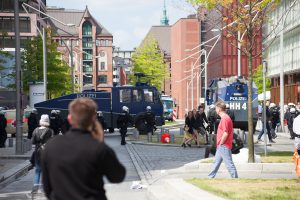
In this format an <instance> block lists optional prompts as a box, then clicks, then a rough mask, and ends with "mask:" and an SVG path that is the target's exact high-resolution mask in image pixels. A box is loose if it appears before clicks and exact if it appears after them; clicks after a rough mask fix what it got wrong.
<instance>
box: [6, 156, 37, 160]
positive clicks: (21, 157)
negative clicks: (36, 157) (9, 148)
mask: <svg viewBox="0 0 300 200" xmlns="http://www.w3.org/2000/svg"><path fill="white" fill-rule="evenodd" d="M30 157H31V155H1V156H0V159H8V160H9V159H16V160H28V159H30Z"/></svg>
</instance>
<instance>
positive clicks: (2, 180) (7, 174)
mask: <svg viewBox="0 0 300 200" xmlns="http://www.w3.org/2000/svg"><path fill="white" fill-rule="evenodd" d="M6 143H7V145H6V147H5V148H0V189H1V188H3V187H5V186H6V185H8V184H9V183H11V182H12V181H14V180H16V179H17V178H18V177H20V176H22V175H24V174H26V173H27V172H28V167H29V166H30V162H29V159H30V157H31V154H32V152H33V149H31V150H30V151H27V152H26V153H24V154H23V155H16V153H15V145H16V144H15V143H16V141H15V138H13V147H8V140H7V142H6Z"/></svg>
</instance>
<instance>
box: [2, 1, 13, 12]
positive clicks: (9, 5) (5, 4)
mask: <svg viewBox="0 0 300 200" xmlns="http://www.w3.org/2000/svg"><path fill="white" fill-rule="evenodd" d="M0 10H1V11H13V10H14V1H12V0H1V1H0Z"/></svg>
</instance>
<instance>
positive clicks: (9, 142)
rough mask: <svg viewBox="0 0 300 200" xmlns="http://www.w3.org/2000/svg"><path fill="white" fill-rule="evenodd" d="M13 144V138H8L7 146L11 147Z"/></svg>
mask: <svg viewBox="0 0 300 200" xmlns="http://www.w3.org/2000/svg"><path fill="white" fill-rule="evenodd" d="M13 146H14V139H13V138H8V147H13Z"/></svg>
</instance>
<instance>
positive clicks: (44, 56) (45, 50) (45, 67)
mask: <svg viewBox="0 0 300 200" xmlns="http://www.w3.org/2000/svg"><path fill="white" fill-rule="evenodd" d="M42 40H43V71H44V100H45V101H46V100H47V99H48V98H47V33H46V30H45V28H44V27H43V36H42Z"/></svg>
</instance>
